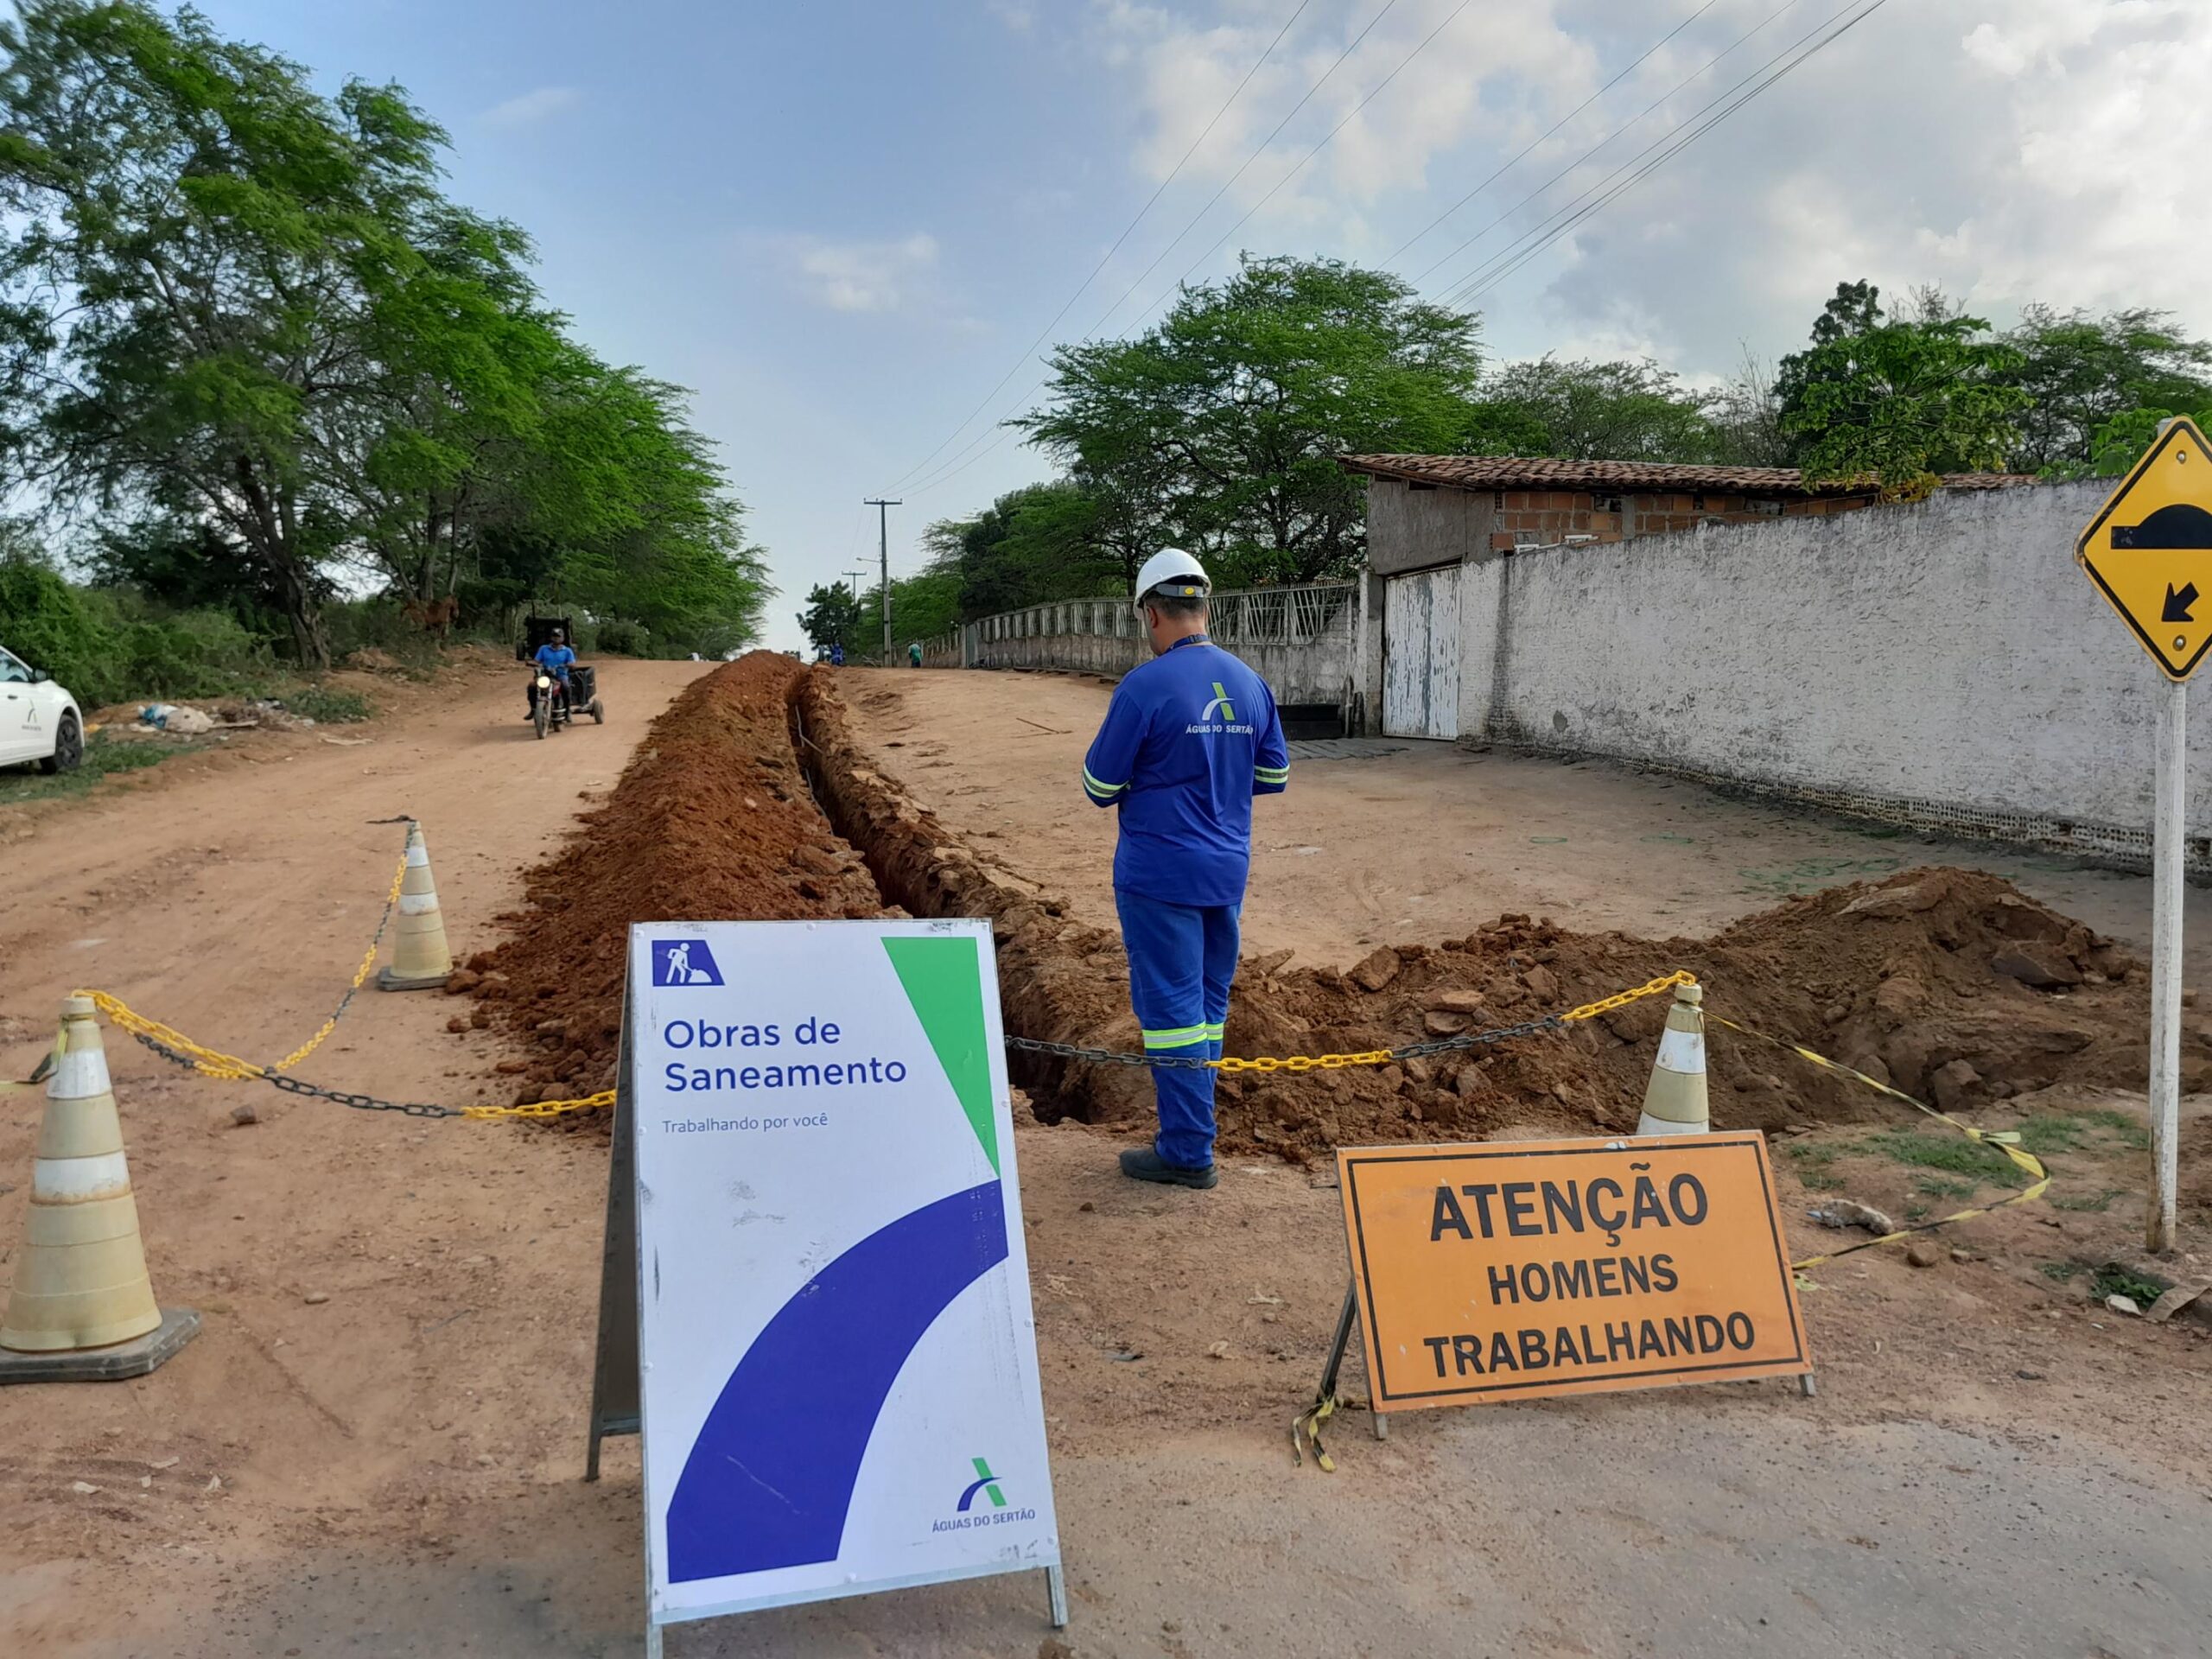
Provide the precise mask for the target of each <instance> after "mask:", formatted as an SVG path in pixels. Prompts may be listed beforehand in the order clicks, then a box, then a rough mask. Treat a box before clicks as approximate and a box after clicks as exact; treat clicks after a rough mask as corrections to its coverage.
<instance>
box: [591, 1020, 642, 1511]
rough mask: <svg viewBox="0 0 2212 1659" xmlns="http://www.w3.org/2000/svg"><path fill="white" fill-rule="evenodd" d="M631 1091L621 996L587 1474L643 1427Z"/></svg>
mask: <svg viewBox="0 0 2212 1659" xmlns="http://www.w3.org/2000/svg"><path fill="white" fill-rule="evenodd" d="M636 1122H637V1108H636V1103H634V1102H633V1101H632V1098H631V1095H630V1004H629V1000H628V998H627V997H625V998H624V999H623V1004H622V1043H621V1059H620V1069H619V1070H618V1071H617V1072H616V1082H615V1088H614V1136H613V1146H612V1147H610V1148H609V1149H608V1156H607V1234H606V1238H605V1241H604V1242H603V1243H601V1247H600V1274H599V1347H598V1352H597V1353H596V1355H595V1356H594V1358H593V1362H592V1372H591V1427H590V1435H589V1440H588V1444H587V1446H586V1447H585V1450H584V1478H585V1479H586V1480H597V1479H598V1478H599V1443H600V1441H601V1440H604V1439H605V1438H606V1437H607V1435H609V1434H635V1433H637V1432H638V1192H637V1167H638V1165H637V1152H636V1147H635V1146H634V1144H633V1142H632V1133H633V1131H634V1129H635V1128H636Z"/></svg>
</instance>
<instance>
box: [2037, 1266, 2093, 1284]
mask: <svg viewBox="0 0 2212 1659" xmlns="http://www.w3.org/2000/svg"><path fill="white" fill-rule="evenodd" d="M2037 1271H2039V1272H2040V1273H2041V1274H2043V1276H2044V1278H2046V1279H2049V1280H2050V1281H2053V1282H2054V1283H2056V1284H2061V1285H2063V1284H2064V1283H2066V1282H2067V1281H2069V1279H2071V1278H2073V1277H2074V1275H2075V1274H2077V1273H2079V1272H2081V1271H2082V1264H2081V1263H2080V1262H2044V1263H2042V1264H2041V1266H2040V1267H2039V1268H2038V1269H2037Z"/></svg>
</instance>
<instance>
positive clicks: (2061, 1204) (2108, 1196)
mask: <svg viewBox="0 0 2212 1659" xmlns="http://www.w3.org/2000/svg"><path fill="white" fill-rule="evenodd" d="M2119 1196H2120V1189H2119V1188H2118V1187H2107V1188H2106V1189H2105V1190H2104V1191H2103V1192H2058V1193H2054V1194H2053V1195H2052V1196H2051V1200H2050V1207H2051V1208H2052V1209H2054V1210H2089V1211H2095V1212H2096V1213H2097V1214H2099V1215H2102V1214H2103V1213H2104V1212H2105V1211H2107V1210H2109V1209H2111V1208H2112V1201H2113V1199H2114V1198H2118V1197H2119Z"/></svg>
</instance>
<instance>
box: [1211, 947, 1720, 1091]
mask: <svg viewBox="0 0 2212 1659" xmlns="http://www.w3.org/2000/svg"><path fill="white" fill-rule="evenodd" d="M1696 983H1697V976H1696V975H1695V974H1693V973H1689V972H1688V971H1687V970H1685V969H1675V971H1674V972H1673V973H1671V974H1669V975H1667V976H1665V977H1664V978H1662V979H1655V980H1651V981H1649V982H1646V983H1644V984H1642V985H1639V986H1637V988H1635V989H1634V990H1630V991H1623V992H1621V993H1620V994H1619V995H1617V996H1609V997H1605V998H1604V999H1603V1000H1602V1001H1596V1002H1585V1003H1584V1004H1583V1005H1582V1006H1581V1007H1578V1008H1570V1009H1568V1010H1567V1012H1566V1013H1565V1014H1560V1015H1559V1016H1557V1017H1558V1019H1559V1020H1560V1024H1562V1025H1572V1024H1573V1023H1574V1022H1575V1021H1576V1020H1594V1019H1596V1018H1597V1017H1598V1016H1599V1014H1610V1013H1611V1011H1612V1010H1613V1009H1615V1008H1624V1007H1627V1006H1628V1005H1629V1004H1630V1003H1631V1002H1636V1001H1642V1000H1643V998H1645V997H1647V996H1657V995H1659V994H1660V993H1661V992H1662V991H1671V990H1673V989H1674V988H1675V986H1677V985H1694V984H1696ZM1393 1058H1395V1051H1394V1050H1391V1049H1387V1048H1370V1049H1368V1050H1366V1051H1364V1052H1361V1053H1357V1054H1292V1055H1287V1056H1285V1057H1284V1058H1281V1059H1274V1058H1262V1059H1249V1060H1247V1059H1240V1058H1237V1057H1236V1056H1235V1055H1233V1054H1230V1055H1224V1056H1223V1057H1222V1058H1220V1059H1217V1060H1214V1061H1212V1062H1211V1065H1212V1066H1213V1068H1214V1070H1216V1071H1341V1070H1342V1069H1343V1068H1344V1067H1345V1066H1348V1065H1389V1064H1390V1062H1391V1060H1392V1059H1393Z"/></svg>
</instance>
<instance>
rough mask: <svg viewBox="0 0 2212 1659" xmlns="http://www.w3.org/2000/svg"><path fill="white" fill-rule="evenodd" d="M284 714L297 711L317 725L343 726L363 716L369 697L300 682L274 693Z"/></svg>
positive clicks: (296, 713)
mask: <svg viewBox="0 0 2212 1659" xmlns="http://www.w3.org/2000/svg"><path fill="white" fill-rule="evenodd" d="M274 695H275V696H277V701H279V702H282V703H283V705H284V710H285V712H286V713H287V714H293V715H301V716H302V717H303V718H305V719H308V720H311V721H315V724H316V725H318V726H346V725H351V724H352V723H353V721H358V720H366V719H367V718H368V717H369V715H370V713H371V710H370V709H369V700H368V699H367V698H366V697H365V696H362V695H361V694H360V693H359V692H358V691H339V690H333V689H332V688H330V687H329V686H327V685H303V686H301V687H300V688H298V689H297V690H292V691H283V692H278V693H276V694H274Z"/></svg>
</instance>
